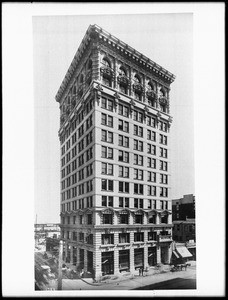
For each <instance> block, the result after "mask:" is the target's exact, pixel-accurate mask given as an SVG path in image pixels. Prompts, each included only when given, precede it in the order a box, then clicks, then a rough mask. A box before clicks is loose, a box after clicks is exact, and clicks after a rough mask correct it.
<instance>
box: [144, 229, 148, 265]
mask: <svg viewBox="0 0 228 300" xmlns="http://www.w3.org/2000/svg"><path fill="white" fill-rule="evenodd" d="M147 241H148V232H147V231H144V243H145V244H144V262H143V265H144V269H146V268H148V267H149V265H148V244H147Z"/></svg>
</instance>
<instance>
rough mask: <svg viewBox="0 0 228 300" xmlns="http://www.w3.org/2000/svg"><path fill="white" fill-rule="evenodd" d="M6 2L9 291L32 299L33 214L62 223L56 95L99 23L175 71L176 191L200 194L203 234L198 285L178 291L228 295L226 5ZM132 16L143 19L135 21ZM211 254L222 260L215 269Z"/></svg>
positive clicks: (5, 252) (5, 250)
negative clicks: (227, 246)
mask: <svg viewBox="0 0 228 300" xmlns="http://www.w3.org/2000/svg"><path fill="white" fill-rule="evenodd" d="M2 8H3V9H2V58H3V59H2V62H3V68H2V77H3V90H2V95H3V102H2V107H3V155H2V161H3V193H2V195H3V197H2V198H3V201H2V204H3V205H2V228H3V230H2V258H3V259H2V278H3V280H2V283H3V284H2V287H3V289H2V291H3V295H4V296H21V295H22V296H34V221H35V214H37V215H38V221H40V222H46V221H48V222H56V221H58V214H59V201H60V199H59V170H60V169H59V168H60V166H59V160H60V156H59V141H58V136H57V132H58V128H59V109H58V103H56V102H55V99H54V97H55V94H56V92H57V90H58V88H59V86H60V84H61V82H62V79H63V77H64V76H65V73H66V71H67V69H68V67H69V65H70V63H71V61H72V59H73V56H74V54H75V52H76V50H77V48H78V46H79V43H80V41H81V39H82V38H83V36H84V34H85V31H86V29H87V28H88V26H89V24H93V23H96V24H97V25H99V26H101V27H103V28H104V29H105V30H107V31H109V32H110V33H112V34H113V35H115V36H116V37H118V38H120V39H122V40H123V41H124V42H126V43H128V44H129V45H130V46H132V47H134V48H136V50H138V51H140V52H142V53H143V54H145V55H146V56H148V57H149V58H151V59H152V60H153V61H155V62H157V63H158V64H160V65H162V66H163V67H164V68H167V69H168V70H169V71H170V72H172V73H174V74H175V75H176V80H175V82H174V83H173V84H172V86H171V88H172V90H171V94H170V95H171V99H172V100H171V101H172V102H171V114H172V116H173V118H174V120H173V124H172V131H171V132H172V143H173V144H174V145H173V144H172V152H173V153H172V164H173V168H172V178H173V179H172V180H173V182H174V183H175V185H174V186H175V187H173V189H172V194H173V197H181V196H182V195H183V194H185V193H192V192H194V191H195V195H196V236H197V290H194V291H193V290H190V291H187V290H183V291H178V295H180V294H181V295H197V296H202V295H203V296H207V295H209V296H211V295H212V296H214V295H219V296H221V295H225V289H224V287H225V280H224V279H225V271H224V270H225V268H224V266H225V251H224V250H225V240H226V239H225V211H226V210H225V176H224V175H225V172H224V166H225V139H224V136H225V134H224V133H225V126H224V125H225V113H224V112H225V76H224V74H225V68H224V66H225V59H224V58H225V55H224V53H225V51H224V49H225V48H224V41H225V38H224V37H225V35H224V28H225V26H224V24H225V22H224V20H225V13H224V12H225V9H224V4H223V3H222V2H216V3H215V2H214V3H213V2H212V3H210V2H209V3H191V2H190V3H180V2H178V3H175V2H174V3H159V4H158V3H143V2H140V3H134V4H132V3H127V4H123V3H117V4H116V3H115V4H113V3H112V4H111V3H100V4H99V3H89V4H88V3H74V4H69V3H62V4H61V3H58V4H55V3H3V5H2ZM126 13H127V14H128V15H130V14H136V13H137V14H138V15H140V16H141V15H142V14H143V17H142V16H141V17H140V18H136V19H135V18H134V20H133V21H131V20H130V16H128V17H127V16H126ZM157 13H159V14H164V13H166V14H170V13H176V14H177V13H178V15H177V16H170V15H166V18H164V16H163V21H162V22H161V19H160V21H159V18H157V16H156V15H155V14H157ZM180 13H181V14H180ZM183 13H185V15H183ZM191 13H193V43H192V19H191ZM95 14H97V15H100V14H103V15H104V16H103V17H102V18H101V17H97V16H94V15H95ZM107 14H109V16H108V17H107V16H105V15H107ZM113 14H115V15H116V17H115V18H114V17H111V16H110V15H113ZM120 14H125V16H124V18H123V16H120ZM148 14H149V16H148ZM146 15H147V16H146ZM35 16H36V17H41V16H42V17H43V16H46V18H45V20H46V21H44V20H42V22H41V23H39V22H38V23H36V24H35V23H34V17H35ZM50 16H51V18H50ZM57 16H59V17H58V18H56V17H57ZM60 16H61V17H60ZM63 16H70V18H69V17H68V18H65V17H63ZM47 17H48V18H47ZM160 17H162V16H161V15H160ZM37 19H38V18H37ZM66 20H67V21H66ZM42 24H43V25H42ZM72 25H74V26H72ZM42 26H43V28H42ZM35 30H36V31H35ZM129 33H131V34H129ZM148 37H149V38H148ZM192 47H193V57H192ZM192 67H194V68H193V78H192V77H191V76H192ZM192 81H193V89H192ZM193 117H194V121H192V119H193ZM183 120H184V122H183ZM185 144H186V146H185ZM174 149H175V150H174ZM193 153H194V156H193ZM193 161H194V164H192V162H193ZM193 166H194V169H193ZM194 170H195V172H194ZM186 182H187V184H184V183H186ZM57 188H58V190H57ZM41 216H42V217H41ZM51 216H52V217H53V218H52V217H51ZM15 249H16V252H15ZM15 253H16V255H15ZM212 257H213V258H214V257H215V258H216V263H213V264H210V272H208V262H211V259H212ZM12 270H13V272H14V276H13V277H12ZM212 274H213V275H212ZM214 275H216V276H214ZM12 286H13V288H12ZM81 292H82V293H80V295H81V296H84V295H85V296H88V295H89V292H88V291H85V292H84V291H81ZM35 293H36V294H35V295H36V296H37V295H38V294H37V293H38V292H37V291H36V292H35ZM47 293H48V294H47ZM47 293H46V292H45V291H42V296H44V295H50V291H47ZM56 293H57V294H58V296H62V295H66V293H68V292H61V291H58V292H56ZM70 293H71V291H69V294H70ZM154 293H155V291H154ZM156 293H157V294H159V295H167V294H165V293H166V292H165V291H157V292H156ZM54 294H55V292H53V294H52V295H54ZM176 294H177V293H176V292H175V291H169V295H176ZM55 295H56V294H55ZM70 295H71V296H73V294H72V293H71V294H70ZM90 295H91V296H94V292H93V293H92V294H90ZM96 295H99V294H98V293H97V294H96ZM100 295H101V296H103V291H102V293H101V294H100ZM115 295H118V291H116V293H115ZM119 295H120V296H122V291H120V292H119Z"/></svg>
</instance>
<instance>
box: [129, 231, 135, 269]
mask: <svg viewBox="0 0 228 300" xmlns="http://www.w3.org/2000/svg"><path fill="white" fill-rule="evenodd" d="M133 243H134V232H133V231H132V232H130V244H131V247H130V272H131V273H133V272H134V271H135V261H134V248H133V246H132V245H133Z"/></svg>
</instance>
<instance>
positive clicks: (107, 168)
mask: <svg viewBox="0 0 228 300" xmlns="http://www.w3.org/2000/svg"><path fill="white" fill-rule="evenodd" d="M101 174H106V175H113V164H108V163H101Z"/></svg>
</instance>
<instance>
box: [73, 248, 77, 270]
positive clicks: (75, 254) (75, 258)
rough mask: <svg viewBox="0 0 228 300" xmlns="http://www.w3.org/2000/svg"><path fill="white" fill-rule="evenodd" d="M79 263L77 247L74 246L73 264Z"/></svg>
mask: <svg viewBox="0 0 228 300" xmlns="http://www.w3.org/2000/svg"><path fill="white" fill-rule="evenodd" d="M76 264H77V248H76V247H73V265H74V266H76Z"/></svg>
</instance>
